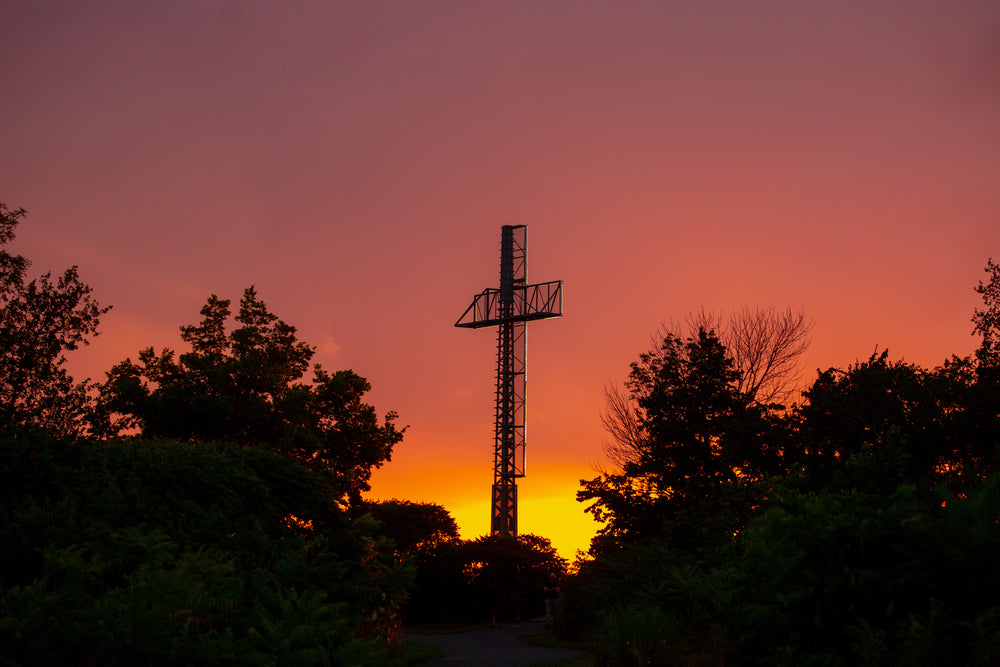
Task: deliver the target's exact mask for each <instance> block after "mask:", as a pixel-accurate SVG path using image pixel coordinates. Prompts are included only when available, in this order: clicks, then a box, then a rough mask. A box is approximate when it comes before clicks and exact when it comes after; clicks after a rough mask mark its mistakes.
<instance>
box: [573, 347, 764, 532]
mask: <svg viewBox="0 0 1000 667" xmlns="http://www.w3.org/2000/svg"><path fill="white" fill-rule="evenodd" d="M738 381H739V373H738V371H736V370H735V368H734V366H733V361H732V359H731V358H730V356H729V355H728V354H727V351H726V348H725V346H723V344H722V342H721V341H720V340H719V338H718V337H717V336H716V335H715V334H714V333H712V332H709V331H706V330H704V329H700V330H699V331H698V333H697V335H696V336H694V337H691V338H688V339H687V340H681V339H680V338H679V337H678V336H675V335H673V334H669V333H668V334H666V335H664V337H663V340H662V342H661V343H660V345H659V347H658V348H654V349H653V350H651V351H649V352H646V353H643V354H642V355H640V357H639V361H638V362H635V363H633V364H632V367H631V372H630V374H629V379H628V382H627V383H626V387H627V389H628V391H629V394H630V396H629V399H630V401H631V402H632V404H633V405H634V408H631V409H632V410H634V413H633V415H634V417H635V419H636V420H637V425H638V429H639V430H640V431H641V433H642V434H643V435H642V437H641V438H637V439H636V443H635V444H636V445H637V446H638V450H637V451H634V452H633V453H632V454H631V455H630V456H629V458H628V459H627V460H625V461H624V462H623V465H622V468H621V471H620V472H619V473H604V474H602V475H601V476H600V477H598V478H596V479H593V480H589V481H588V480H583V481H582V484H583V489H582V490H580V491H579V492H578V493H577V499H578V500H580V501H581V502H588V501H592V504H591V505H590V506H589V507H588V508H587V511H588V512H590V513H591V514H593V515H594V516H595V518H596V519H598V520H599V521H602V522H606V523H607V525H606V526H605V527H604V528H602V529H601V531H600V532H599V535H598V539H597V542H596V543H595V545H596V546H598V547H599V548H600V545H601V544H602V543H619V542H630V541H636V540H641V539H646V538H651V537H656V536H660V535H663V534H667V535H669V537H670V540H671V541H672V543H673V544H674V545H676V546H677V547H679V548H686V547H697V546H698V545H701V544H705V543H706V542H711V541H713V540H718V539H725V538H727V537H728V536H729V535H730V534H731V533H732V531H734V530H736V529H738V527H739V526H740V525H742V523H743V522H744V521H745V519H746V517H747V514H748V512H749V510H750V507H751V506H752V504H753V503H752V501H751V500H750V498H749V497H748V496H747V495H746V494H747V487H748V485H749V484H750V483H751V482H753V481H757V480H759V479H761V478H762V477H764V476H765V475H767V474H772V473H774V472H778V471H781V470H782V469H783V463H782V454H781V452H782V451H783V448H782V447H780V446H778V444H777V439H778V438H779V437H780V434H781V433H782V432H781V430H780V429H778V428H776V424H775V418H774V417H773V415H771V414H770V413H769V412H768V411H767V410H766V409H765V408H764V407H763V406H760V405H758V404H756V403H754V402H753V401H752V400H750V398H749V397H748V396H746V395H745V394H743V393H742V392H740V390H739V388H738Z"/></svg>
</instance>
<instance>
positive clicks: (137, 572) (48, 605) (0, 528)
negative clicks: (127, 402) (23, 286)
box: [0, 431, 405, 665]
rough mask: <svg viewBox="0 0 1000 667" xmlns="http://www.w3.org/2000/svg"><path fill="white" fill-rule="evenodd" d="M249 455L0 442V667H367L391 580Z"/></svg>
mask: <svg viewBox="0 0 1000 667" xmlns="http://www.w3.org/2000/svg"><path fill="white" fill-rule="evenodd" d="M329 487H330V484H329V477H328V476H325V475H319V474H317V473H316V472H314V471H312V470H310V469H309V468H307V467H306V466H304V465H302V464H301V463H300V462H298V461H296V460H293V459H290V458H288V457H284V456H281V455H279V454H276V453H272V452H269V451H266V450H263V449H260V448H245V447H233V446H229V445H197V446H195V445H189V444H183V443H177V442H172V441H165V440H154V441H145V440H136V441H112V442H82V441H71V440H65V439H55V438H51V437H48V436H45V435H44V434H41V433H40V432H23V431H8V432H6V433H4V435H3V437H2V438H0V500H2V504H0V507H2V512H3V521H2V522H0V582H2V583H0V590H2V591H3V593H2V596H3V597H2V602H0V618H2V619H3V620H2V621H0V646H3V655H4V664H63V665H73V664H79V665H83V664H146V665H176V664H190V665H197V664H213V665H225V664H231V665H244V664H260V665H270V664H301V665H330V664H383V663H388V646H389V641H388V640H389V638H390V635H391V634H392V633H393V632H394V631H395V628H396V626H397V625H398V622H399V617H398V607H399V604H400V603H401V602H402V600H403V599H404V596H405V593H404V588H403V584H404V583H405V571H404V570H401V569H399V568H398V567H396V566H395V565H394V564H393V561H392V558H391V554H385V553H383V552H381V551H380V550H379V549H378V541H377V539H375V537H373V536H372V535H371V534H370V529H371V528H373V525H369V526H368V527H367V529H366V527H365V524H364V523H357V522H355V523H349V522H348V521H347V520H346V518H345V516H344V515H343V513H342V512H341V510H340V509H339V507H338V506H337V504H336V503H335V502H334V500H333V496H332V495H331V493H330V488H329Z"/></svg>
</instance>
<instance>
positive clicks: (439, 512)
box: [355, 500, 458, 555]
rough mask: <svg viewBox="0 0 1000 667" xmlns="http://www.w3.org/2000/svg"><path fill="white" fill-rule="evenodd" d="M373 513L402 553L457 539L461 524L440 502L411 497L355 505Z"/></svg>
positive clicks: (383, 531) (433, 546) (360, 509)
mask: <svg viewBox="0 0 1000 667" xmlns="http://www.w3.org/2000/svg"><path fill="white" fill-rule="evenodd" d="M355 511H356V512H358V513H361V512H367V513H370V514H371V515H372V516H373V517H374V518H375V519H376V520H377V521H378V522H379V523H380V524H381V525H382V534H383V535H385V536H386V537H388V538H389V539H391V540H392V542H393V544H394V545H395V547H396V551H397V553H399V554H400V555H404V554H408V555H413V554H417V553H425V552H429V551H433V550H434V549H435V548H436V547H437V546H438V545H440V544H442V543H444V542H454V541H456V540H458V524H457V523H455V519H454V518H452V516H451V514H449V513H448V510H446V509H445V508H444V507H442V506H441V505H436V504H434V503H414V502H410V501H408V500H381V501H374V502H364V503H362V504H361V505H359V506H358V507H357V508H355Z"/></svg>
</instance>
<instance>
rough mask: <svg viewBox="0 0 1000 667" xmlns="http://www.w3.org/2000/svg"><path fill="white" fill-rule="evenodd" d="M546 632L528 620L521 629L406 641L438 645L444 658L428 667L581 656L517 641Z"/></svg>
mask: <svg viewBox="0 0 1000 667" xmlns="http://www.w3.org/2000/svg"><path fill="white" fill-rule="evenodd" d="M542 632H545V621H544V620H542V619H538V620H532V621H525V622H523V623H521V627H520V628H515V627H514V626H513V625H506V626H504V627H501V628H483V629H481V630H470V631H468V632H455V633H452V634H443V635H431V634H427V635H416V634H404V635H403V639H404V640H405V641H409V642H417V643H418V644H428V645H430V646H436V647H438V648H439V649H441V650H442V651H444V657H443V658H435V659H434V660H430V661H428V662H425V663H422V664H423V665H426V667H529V665H534V664H536V663H539V662H545V661H547V660H563V659H565V658H572V657H574V656H577V655H580V652H579V651H571V650H569V649H564V648H543V647H540V646H528V645H527V644H525V643H524V642H521V641H519V640H518V639H517V638H518V637H520V636H521V635H537V634H540V633H542Z"/></svg>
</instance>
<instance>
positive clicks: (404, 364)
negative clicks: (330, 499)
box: [0, 0, 1000, 556]
mask: <svg viewBox="0 0 1000 667" xmlns="http://www.w3.org/2000/svg"><path fill="white" fill-rule="evenodd" d="M0 25H3V26H4V39H3V40H2V41H0V90H2V91H3V92H4V96H3V97H4V103H3V104H2V105H0V139H2V143H0V146H2V147H3V159H2V160H0V201H4V202H5V203H6V204H7V205H8V206H10V207H12V208H14V207H20V206H23V207H24V208H26V209H28V216H27V218H26V222H25V223H24V224H23V225H22V227H21V229H20V230H19V235H18V239H17V241H16V242H15V245H14V250H15V251H16V252H20V253H22V254H24V255H26V256H28V257H29V258H31V259H32V260H34V262H35V264H34V271H35V272H36V273H37V272H41V271H44V270H48V269H53V270H61V269H62V268H65V267H66V266H68V265H71V264H78V265H79V266H80V270H81V274H82V276H83V278H84V279H85V280H86V281H87V282H89V283H90V284H91V285H92V286H93V287H94V288H95V291H96V294H97V296H98V298H99V299H100V300H101V301H102V302H103V303H106V304H110V305H113V306H114V310H113V311H112V312H111V313H110V314H109V315H108V316H107V317H106V319H105V322H104V325H103V327H102V328H103V334H102V335H101V336H100V337H99V338H98V339H97V340H96V341H95V342H94V344H93V345H92V346H91V347H90V348H88V349H87V350H85V351H83V352H81V353H79V354H77V355H76V356H75V357H74V359H73V361H74V367H75V368H76V369H78V372H79V374H80V375H90V376H91V377H95V378H101V377H103V371H105V370H107V368H109V367H110V366H111V365H112V364H113V363H115V362H116V361H119V360H121V359H123V358H125V357H126V356H130V355H131V356H133V357H134V356H135V353H136V351H137V350H138V349H139V348H141V347H145V346H148V345H154V346H169V347H174V348H176V347H178V346H179V344H180V340H179V338H178V335H177V327H178V326H180V325H181V324H188V323H192V322H195V321H197V319H198V310H199V308H200V307H201V305H202V303H203V302H204V300H205V298H206V297H207V296H208V295H209V294H211V293H217V294H219V295H220V296H224V297H229V298H233V299H238V298H239V295H240V294H241V291H242V289H243V288H244V287H247V286H249V285H251V284H253V285H255V286H256V287H257V290H258V293H259V294H260V296H261V298H263V299H264V300H265V302H267V303H268V304H269V306H270V307H271V308H272V310H273V311H274V312H276V313H277V314H278V315H279V316H280V317H282V318H283V319H285V320H286V321H287V322H289V323H290V324H293V325H295V326H296V327H298V329H299V332H300V334H301V337H302V338H303V339H304V340H306V341H307V342H310V343H312V344H314V345H316V346H317V347H318V348H319V350H318V353H317V356H316V359H317V360H318V361H319V362H321V363H323V364H324V365H325V366H327V367H330V368H353V369H354V370H355V371H357V372H358V373H360V374H362V375H364V376H366V377H368V378H369V380H370V381H371V382H372V384H373V385H374V390H373V392H372V394H371V399H372V402H373V403H374V404H375V405H376V407H377V408H378V409H379V411H381V412H385V411H388V410H396V411H398V412H399V413H400V421H401V422H402V423H403V424H409V425H410V429H409V431H408V432H407V437H406V439H405V441H404V442H403V443H402V444H401V445H400V446H399V447H398V448H397V450H396V453H395V455H394V456H393V461H392V463H390V464H389V465H387V466H386V467H385V468H384V469H383V470H382V471H380V472H379V473H378V474H377V475H376V478H375V488H374V496H375V497H382V498H388V497H393V496H396V497H400V498H406V499H409V500H416V501H426V502H439V503H442V504H444V505H445V506H446V507H448V508H449V510H451V511H452V513H453V514H454V515H455V516H456V518H457V519H458V520H459V522H460V524H461V527H462V530H463V535H464V536H465V537H475V536H476V535H479V534H482V533H484V532H486V531H487V530H488V525H489V492H490V489H489V486H490V483H491V481H492V430H493V404H492V401H493V383H494V378H493V374H494V371H495V359H494V355H495V344H496V341H495V335H494V332H493V331H492V330H490V331H468V330H463V329H455V328H454V327H453V324H454V322H455V320H456V319H457V318H458V316H459V315H461V314H462V312H463V311H464V310H465V308H466V306H467V305H468V303H469V301H470V300H471V298H472V296H473V294H475V293H477V292H479V291H481V290H482V289H484V288H485V287H491V286H495V285H496V283H497V282H498V262H499V239H500V227H501V225H504V224H526V225H528V235H529V236H528V238H529V244H528V279H529V281H532V282H541V281H545V280H556V279H561V280H563V281H565V316H564V317H563V318H562V319H560V320H553V321H546V322H539V323H533V324H530V325H529V326H528V336H529V348H528V405H527V416H528V439H527V442H528V469H527V472H528V477H527V478H525V479H524V480H523V482H522V484H521V485H520V494H521V517H520V528H521V530H522V531H523V532H534V533H538V534H542V535H546V536H549V537H551V538H552V539H553V540H554V542H555V543H556V545H557V546H558V547H559V548H560V550H561V551H562V552H563V553H564V554H565V555H567V556H570V555H572V552H573V550H574V549H577V548H583V547H585V546H586V541H587V538H588V537H589V534H590V533H592V532H593V530H594V525H593V524H592V523H591V522H590V521H589V519H588V518H587V517H586V515H584V514H583V512H582V508H581V506H579V505H578V504H577V503H576V502H575V499H574V492H575V489H576V487H577V482H578V480H579V479H580V478H583V477H593V476H595V475H596V473H595V472H594V468H593V466H594V465H599V464H600V463H601V461H602V453H601V442H602V440H603V439H604V435H603V433H602V431H601V428H600V423H599V417H598V413H599V410H600V408H601V404H602V400H601V399H602V389H603V387H604V386H605V385H606V384H607V383H609V382H615V381H620V380H621V379H623V378H624V377H625V374H626V373H627V370H628V364H629V363H630V362H631V361H632V360H634V359H635V358H636V357H637V355H638V354H639V352H641V351H643V350H644V349H646V348H647V347H648V345H649V342H650V334H651V333H652V332H653V331H654V330H656V329H657V328H658V326H659V325H660V324H661V323H662V322H669V321H672V320H673V321H677V320H682V319H683V318H684V317H685V315H686V314H687V313H689V312H690V311H692V310H698V309H700V308H702V307H704V308H707V309H713V310H726V311H728V310H732V309H733V308H737V307H740V306H742V305H751V306H753V305H762V306H767V305H775V306H777V307H779V308H783V307H785V306H791V307H793V308H802V309H803V310H804V311H805V312H806V313H807V315H809V316H810V317H812V318H813V319H814V320H815V324H816V326H815V329H814V332H813V346H812V348H811V350H810V352H809V354H808V357H807V359H806V360H805V366H806V367H807V369H809V370H808V373H807V374H806V375H805V377H807V378H808V377H811V375H812V373H813V371H814V369H816V368H817V367H822V368H826V367H829V366H846V365H847V364H848V363H851V362H852V361H854V360H855V359H857V358H867V357H868V356H869V355H870V354H871V353H872V352H873V351H874V350H875V348H876V346H878V348H879V349H880V350H881V349H884V348H889V350H890V354H891V355H892V357H893V358H900V357H902V358H905V359H906V360H908V361H912V362H916V363H919V364H922V365H925V366H934V365H936V364H938V363H940V362H941V361H942V360H944V359H945V358H946V357H948V356H949V355H951V354H953V353H955V354H962V355H964V354H968V353H970V352H971V351H972V350H973V349H974V347H975V344H976V340H975V339H974V338H973V337H972V336H971V335H970V332H971V329H972V325H971V324H970V322H969V317H970V316H971V314H972V309H973V308H974V307H975V306H976V305H977V303H978V302H977V295H976V294H975V293H974V292H973V290H972V288H973V286H974V285H975V284H976V283H977V282H978V281H979V280H980V279H982V278H983V277H984V274H983V267H984V266H985V264H986V259H987V257H989V256H993V257H995V258H1000V224H998V222H1000V178H998V176H1000V122H998V120H997V119H998V118H1000V5H998V4H997V3H994V2H973V1H971V0H970V1H968V2H966V1H959V2H956V1H954V0H907V1H903V0H899V1H893V0H886V1H884V2H870V1H867V0H865V1H861V0H842V1H837V2H834V1H815V2H798V1H792V0H787V1H785V0H773V1H760V2H721V1H714V0H708V1H702V2H669V1H662V2H630V3H618V2H580V1H573V2H570V1H551V2H549V1H544V0H540V1H538V2H478V1H477V2H468V1H466V0H455V1H453V2H437V1H432V2H403V1H399V2H380V1H371V2H325V1H324V2H319V1H316V2H308V1H302V2H290V3H273V2H262V1H260V2H257V1H248V2H235V1H234V2H217V1H214V0H197V1H195V0H188V1H173V2H169V3H167V2H164V3H152V2H132V1H125V0H120V1H115V2H100V1H96V2H88V3H78V2H71V1H68V0H67V1H63V2H54V1H48V2H47V1H45V0H35V1H32V2H8V3H4V5H3V7H2V8H0Z"/></svg>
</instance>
